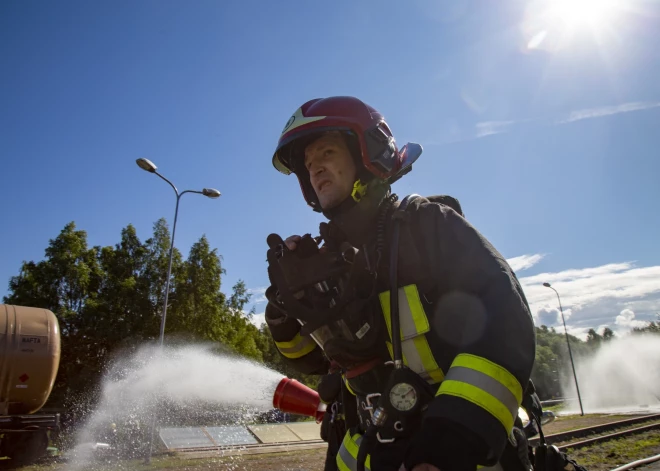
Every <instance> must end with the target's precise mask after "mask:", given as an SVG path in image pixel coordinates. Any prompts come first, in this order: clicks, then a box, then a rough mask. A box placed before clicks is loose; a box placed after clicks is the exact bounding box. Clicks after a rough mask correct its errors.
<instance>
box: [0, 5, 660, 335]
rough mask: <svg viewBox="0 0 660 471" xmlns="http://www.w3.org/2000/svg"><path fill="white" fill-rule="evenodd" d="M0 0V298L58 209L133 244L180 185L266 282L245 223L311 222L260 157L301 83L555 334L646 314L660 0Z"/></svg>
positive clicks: (236, 275) (652, 279) (48, 232)
mask: <svg viewBox="0 0 660 471" xmlns="http://www.w3.org/2000/svg"><path fill="white" fill-rule="evenodd" d="M565 4H566V2H565V1H563V0H535V1H521V0H498V1H497V2H495V1H488V0H482V1H477V0H474V1H471V0H466V1H463V2H454V1H450V0H445V1H440V0H438V1H431V0H429V1H407V2H395V1H380V2H377V3H376V2H369V1H358V2H355V1H337V2H303V1H299V2H297V1H282V2H265V1H261V2H254V1H243V2H233V3H231V4H230V2H221V1H196V2H174V1H165V0H160V1H142V2H130V1H117V2H84V1H61V2H57V3H52V2H51V3H48V2H38V1H30V0H28V1H5V2H2V4H1V5H0V57H1V59H0V60H1V61H2V62H1V64H2V67H1V70H2V74H1V75H0V103H2V107H0V158H1V159H2V169H3V172H2V176H3V184H2V188H3V191H4V197H3V198H2V201H3V204H2V209H3V210H2V215H3V220H4V224H5V230H4V231H2V235H1V236H0V241H1V244H0V261H1V263H0V294H6V290H7V283H8V281H9V278H10V277H11V276H12V275H15V274H17V273H18V271H19V268H20V264H21V262H22V261H23V260H40V259H41V258H42V257H43V251H44V249H45V247H46V246H47V244H48V240H49V239H51V238H53V237H55V236H57V234H58V233H59V231H60V230H61V229H62V227H63V226H64V225H65V224H66V223H67V222H69V221H75V222H76V224H77V225H78V227H79V228H81V229H84V230H86V231H87V232H88V238H89V243H90V245H112V244H115V243H116V242H117V241H118V240H119V234H120V231H121V229H122V227H125V226H126V225H127V224H129V223H132V224H133V225H135V226H136V228H137V230H138V234H139V236H140V237H141V238H142V239H143V240H144V239H146V238H148V237H149V236H150V234H151V226H152V224H153V222H154V221H156V220H157V219H158V218H160V217H163V216H164V217H166V218H167V219H168V220H170V221H171V218H172V216H173V212H174V195H173V193H172V191H171V189H170V188H169V187H168V186H167V185H166V184H165V183H164V182H163V181H161V180H159V179H158V178H157V177H155V176H153V175H149V174H147V173H146V172H143V171H141V170H140V169H138V168H137V166H136V165H135V159H137V158H139V157H147V158H149V159H151V160H152V161H153V162H154V163H156V165H158V167H159V170H160V171H161V172H162V173H163V174H164V175H166V176H167V177H168V178H170V179H171V180H173V182H174V183H175V184H176V185H177V186H178V187H179V189H181V190H183V189H201V188H202V187H205V186H208V187H215V188H217V189H219V190H220V191H221V192H222V193H223V196H222V197H221V198H220V199H219V200H209V199H206V198H203V197H201V196H198V195H186V196H184V197H183V198H182V200H181V207H180V214H179V225H178V227H177V234H176V245H177V247H178V248H179V249H180V250H181V251H182V252H183V253H184V255H186V254H187V250H188V248H189V247H190V245H191V244H192V243H193V242H194V241H195V240H197V239H198V238H199V237H200V236H201V235H202V234H206V235H207V237H208V238H209V240H210V243H211V245H212V246H213V247H217V248H218V250H219V252H220V253H221V254H222V256H223V258H224V266H225V268H226V270H227V275H226V277H225V279H224V284H223V290H225V291H228V290H229V289H230V287H231V285H233V284H234V283H235V282H236V280H238V279H243V280H245V282H246V284H247V285H248V287H250V288H251V289H253V290H254V293H255V296H254V300H255V309H256V311H257V312H263V309H264V307H265V305H264V303H263V301H260V299H261V296H260V293H261V292H262V291H263V287H265V286H266V285H267V282H268V280H267V275H266V265H265V252H266V243H265V239H266V236H267V235H268V234H269V233H271V232H277V233H280V234H282V235H287V234H290V233H305V232H312V233H315V232H316V230H317V227H318V223H319V222H320V221H322V218H321V217H320V216H319V215H317V214H315V213H313V212H312V211H311V210H310V209H309V208H308V207H307V206H306V205H305V203H304V200H303V199H302V196H301V194H300V190H299V187H298V183H297V181H296V179H295V177H293V176H291V177H285V176H283V175H280V174H278V173H277V172H276V171H275V169H274V168H273V167H272V165H271V156H272V153H273V150H274V147H275V145H276V142H277V138H278V135H279V132H280V130H281V129H282V127H283V126H284V124H285V123H286V121H287V120H288V118H289V116H290V115H291V114H292V113H293V112H294V111H295V109H296V108H297V107H299V106H300V105H301V104H302V103H304V102H305V101H307V100H309V99H311V98H315V97H324V96H331V95H353V96H357V97H359V98H361V99H363V100H364V101H366V102H367V103H369V104H371V105H372V106H374V107H376V108H378V109H379V110H380V111H381V112H382V113H383V114H384V115H385V116H386V118H387V120H388V122H389V124H390V126H391V128H392V129H393V131H394V133H395V136H396V138H397V142H398V143H399V144H400V145H402V144H404V143H405V142H408V141H412V142H418V143H420V144H422V145H423V146H424V149H425V150H424V154H423V155H422V157H421V158H420V160H419V161H418V163H417V164H416V165H415V168H414V170H413V172H412V173H411V174H409V175H407V176H406V177H405V178H404V179H402V180H401V181H400V182H398V183H397V184H395V186H394V190H395V191H396V192H397V193H399V194H401V195H403V194H408V193H412V192H415V193H419V194H423V195H430V194H440V193H446V194H451V195H453V196H455V197H457V198H459V199H460V201H461V203H462V205H463V208H464V210H465V212H466V215H467V217H468V219H469V220H470V221H471V222H472V223H473V224H474V225H475V226H476V227H477V228H478V229H479V230H480V231H481V232H482V233H483V234H484V235H485V236H486V237H488V238H489V239H490V240H491V241H492V242H493V244H494V245H495V246H496V247H497V248H498V250H500V251H501V252H502V254H503V255H504V256H505V257H507V258H509V259H511V260H512V265H513V266H515V267H516V268H517V270H518V275H519V277H520V278H521V280H522V281H523V284H524V285H525V291H526V293H527V295H528V297H529V300H530V303H531V304H532V309H533V311H534V315H535V317H536V319H537V322H539V323H541V322H543V323H546V324H549V325H553V324H555V325H556V321H557V317H556V316H557V309H556V307H557V306H556V303H555V298H554V293H552V292H551V291H549V290H547V289H544V288H542V287H541V286H540V283H542V282H543V281H544V280H550V281H551V282H553V285H554V286H555V287H556V288H557V289H558V290H559V292H560V293H561V294H562V301H563V302H564V305H565V307H566V308H567V316H568V317H569V319H568V323H569V326H570V328H571V330H572V331H573V332H574V333H576V334H583V333H584V331H585V328H587V327H598V326H601V327H602V326H604V325H609V326H611V327H613V328H614V329H615V330H617V331H619V332H625V331H626V330H627V329H629V328H630V327H631V326H634V325H636V324H635V323H639V322H641V321H643V320H651V319H654V318H655V313H656V312H660V251H658V250H657V234H658V233H659V232H660V222H659V221H660V218H658V216H657V208H656V205H657V202H658V201H660V189H659V185H658V178H659V177H658V176H659V175H660V163H659V160H658V157H657V155H658V154H657V149H658V147H660V133H658V131H657V130H658V123H659V122H660V81H658V80H657V77H658V76H659V73H660V50H659V49H658V48H657V46H656V45H657V44H660V27H659V26H660V5H659V4H658V3H657V2H655V1H650V0H647V1H641V0H629V1H625V2H624V1H623V0H620V1H617V0H601V1H599V2H595V1H594V0H575V1H574V2H570V3H569V5H572V6H569V7H566V5H565Z"/></svg>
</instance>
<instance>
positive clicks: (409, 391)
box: [390, 383, 417, 412]
mask: <svg viewBox="0 0 660 471" xmlns="http://www.w3.org/2000/svg"><path fill="white" fill-rule="evenodd" d="M390 403H391V404H392V406H394V408H395V409H396V410H399V411H402V412H405V411H409V410H410V409H412V408H413V407H415V404H417V391H416V390H415V388H414V387H413V386H412V385H411V384H408V383H397V384H395V385H394V386H393V387H392V389H390Z"/></svg>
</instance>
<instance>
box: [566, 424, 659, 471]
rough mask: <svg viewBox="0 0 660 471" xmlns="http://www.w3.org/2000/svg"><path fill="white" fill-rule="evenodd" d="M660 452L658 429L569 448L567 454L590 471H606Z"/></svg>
mask: <svg viewBox="0 0 660 471" xmlns="http://www.w3.org/2000/svg"><path fill="white" fill-rule="evenodd" d="M658 453H660V434H658V431H657V430H651V431H649V432H645V433H640V434H639V435H634V436H631V437H625V438H620V439H618V440H612V441H609V442H605V443H599V444H597V445H594V446H590V447H585V448H580V449H578V450H572V449H570V448H569V449H568V451H567V455H568V457H569V458H570V459H574V460H575V461H577V462H578V464H581V465H583V466H585V467H586V468H587V469H588V470H589V471H604V470H609V469H613V468H616V467H618V466H622V465H624V464H626V463H630V462H632V461H636V460H640V459H642V458H647V457H649V456H653V455H657V454H658Z"/></svg>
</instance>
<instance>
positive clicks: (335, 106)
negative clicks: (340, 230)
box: [273, 96, 403, 210]
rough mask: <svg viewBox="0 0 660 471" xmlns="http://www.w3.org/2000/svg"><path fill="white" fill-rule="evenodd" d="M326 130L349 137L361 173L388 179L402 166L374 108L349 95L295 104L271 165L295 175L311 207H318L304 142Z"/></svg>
mask: <svg viewBox="0 0 660 471" xmlns="http://www.w3.org/2000/svg"><path fill="white" fill-rule="evenodd" d="M329 131H341V132H344V133H347V134H348V135H349V136H350V137H351V138H352V139H350V141H352V142H350V143H349V148H351V151H352V153H353V154H354V155H353V157H354V158H355V159H356V160H357V162H356V164H357V165H358V174H362V175H364V173H365V171H366V172H368V174H371V175H373V176H374V177H376V178H378V179H381V180H386V181H387V180H390V179H391V178H392V177H394V176H396V175H397V174H398V173H399V171H400V170H401V167H402V164H403V154H402V153H400V152H399V150H398V149H397V146H396V142H395V141H394V136H393V135H392V131H391V130H390V128H389V126H388V125H387V123H386V122H385V118H383V115H381V114H380V113H379V112H378V111H377V110H375V109H374V108H372V107H371V106H369V105H367V104H366V103H364V102H362V101H361V100H358V99H357V98H354V97H349V96H338V97H330V98H316V99H314V100H310V101H308V102H307V103H305V104H304V105H302V106H301V107H300V108H298V110H297V111H296V112H295V113H294V114H293V116H291V118H289V121H287V123H286V126H284V130H283V131H282V135H281V136H280V140H279V142H278V143H277V149H276V150H275V154H274V155H273V165H274V166H275V168H276V169H277V170H279V171H280V172H282V173H284V174H285V175H289V174H291V173H295V174H296V175H297V177H298V180H299V181H300V186H301V188H302V191H303V195H304V197H305V200H306V201H307V203H308V204H309V205H310V206H312V207H313V208H314V209H316V210H319V209H320V208H319V203H318V199H317V197H316V193H315V192H314V189H313V188H312V186H311V184H310V182H309V174H308V173H307V169H306V168H305V166H304V165H303V162H304V156H305V146H306V145H307V144H309V143H310V142H311V141H313V140H314V139H316V138H317V137H318V136H319V135H320V134H323V133H325V132H329Z"/></svg>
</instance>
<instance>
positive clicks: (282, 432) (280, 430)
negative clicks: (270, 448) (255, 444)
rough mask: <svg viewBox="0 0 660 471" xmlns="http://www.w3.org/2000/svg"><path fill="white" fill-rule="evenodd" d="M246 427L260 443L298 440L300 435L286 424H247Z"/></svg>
mask: <svg viewBox="0 0 660 471" xmlns="http://www.w3.org/2000/svg"><path fill="white" fill-rule="evenodd" d="M248 429H249V430H250V432H252V433H253V434H254V435H255V436H256V437H257V438H258V439H259V441H260V442H261V443H286V442H299V441H301V439H300V437H299V436H298V435H296V434H295V433H293V432H292V431H291V429H290V428H289V427H287V424H264V425H249V426H248Z"/></svg>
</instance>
